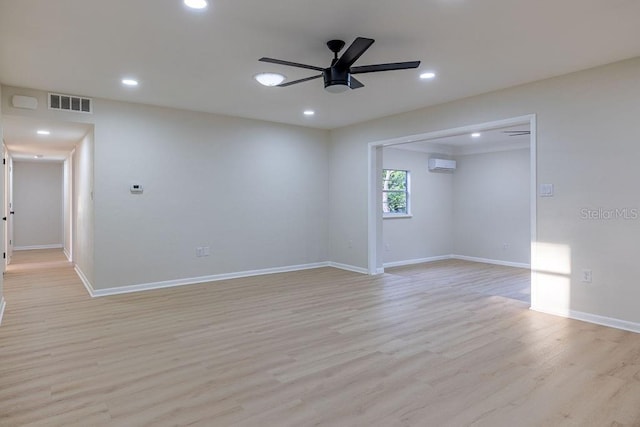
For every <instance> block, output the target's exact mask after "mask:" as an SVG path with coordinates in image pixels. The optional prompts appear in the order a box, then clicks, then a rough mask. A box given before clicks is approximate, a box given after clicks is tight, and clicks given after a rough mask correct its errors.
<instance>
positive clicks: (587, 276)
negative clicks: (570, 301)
mask: <svg viewBox="0 0 640 427" xmlns="http://www.w3.org/2000/svg"><path fill="white" fill-rule="evenodd" d="M592 280H593V273H592V272H591V270H582V283H591V281H592Z"/></svg>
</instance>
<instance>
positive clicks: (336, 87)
mask: <svg viewBox="0 0 640 427" xmlns="http://www.w3.org/2000/svg"><path fill="white" fill-rule="evenodd" d="M324 88H325V90H326V91H327V92H329V93H342V92H346V91H347V90H348V89H349V86H348V85H346V84H344V83H333V84H330V85H329V86H325V87H324Z"/></svg>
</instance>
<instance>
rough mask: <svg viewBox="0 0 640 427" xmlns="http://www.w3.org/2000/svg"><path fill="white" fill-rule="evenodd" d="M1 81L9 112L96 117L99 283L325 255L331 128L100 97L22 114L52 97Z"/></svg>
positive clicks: (198, 274) (84, 118)
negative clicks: (79, 107)
mask: <svg viewBox="0 0 640 427" xmlns="http://www.w3.org/2000/svg"><path fill="white" fill-rule="evenodd" d="M4 89H5V90H4V92H5V93H3V101H2V102H3V108H7V110H8V111H10V112H11V114H16V115H23V116H31V117H46V118H49V119H60V120H65V121H86V122H90V123H94V125H95V128H94V141H93V145H94V170H93V176H94V185H93V191H94V220H95V222H94V224H93V230H94V241H93V247H94V271H93V277H90V276H91V274H90V273H87V272H86V271H84V268H83V269H82V270H83V271H84V273H85V275H86V276H87V278H89V279H90V281H91V282H92V285H93V287H94V288H95V289H104V288H113V287H119V286H125V285H136V284H147V283H155V282H161V281H171V280H182V279H189V278H197V277H202V276H210V275H217V274H224V273H235V272H243V271H250V270H257V269H269V268H277V267H288V266H295V265H306V264H313V263H317V262H326V261H328V253H329V249H328V236H329V226H328V217H327V214H326V212H327V210H328V209H330V207H329V195H328V183H329V163H328V153H329V147H328V138H327V137H328V132H327V131H322V130H314V129H307V128H302V127H295V126H288V125H281V124H275V123H268V122H262V121H257V120H248V119H239V118H232V117H225V116H218V115H213V114H205V113H195V112H188V111H179V110H173V109H167V108H157V107H150V106H142V105H137V104H130V103H123V102H114V101H107V100H102V99H94V114H92V115H87V114H73V113H68V112H58V111H49V110H47V109H46V108H39V109H38V110H37V111H27V110H17V109H14V108H12V107H11V106H10V103H9V100H10V97H11V96H12V95H13V94H16V93H20V94H24V95H28V96H35V97H37V98H38V99H39V105H43V106H46V105H47V102H46V93H45V92H41V91H37V90H29V89H18V88H12V87H6V86H5V88H4ZM76 156H78V152H76ZM133 182H139V183H141V184H142V185H143V186H144V193H143V194H140V195H133V194H131V193H130V192H129V187H130V185H131V184H132V183H133ZM77 229H78V227H76V230H77ZM204 246H209V247H210V248H211V255H210V256H208V257H202V258H198V257H196V247H204ZM76 250H79V248H76Z"/></svg>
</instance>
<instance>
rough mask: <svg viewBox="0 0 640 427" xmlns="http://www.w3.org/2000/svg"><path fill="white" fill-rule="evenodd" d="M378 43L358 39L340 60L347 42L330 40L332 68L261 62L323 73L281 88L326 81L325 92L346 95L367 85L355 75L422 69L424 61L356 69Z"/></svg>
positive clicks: (277, 60) (283, 84)
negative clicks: (308, 82)
mask: <svg viewBox="0 0 640 427" xmlns="http://www.w3.org/2000/svg"><path fill="white" fill-rule="evenodd" d="M374 42H375V40H374V39H368V38H364V37H358V38H356V39H355V40H354V41H353V43H351V46H349V47H348V48H347V50H346V51H345V52H344V53H343V54H342V56H341V57H339V58H338V52H340V51H341V50H342V48H344V46H345V42H344V41H342V40H329V41H328V42H327V47H328V48H329V50H331V52H333V60H332V61H331V66H329V67H328V68H322V67H316V66H313V65H306V64H299V63H297V62H290V61H283V60H281V59H274V58H260V61H262V62H270V63H272V64H280V65H288V66H290V67H298V68H306V69H309V70H315V71H320V72H321V73H322V74H318V75H315V76H312V77H307V78H304V79H299V80H294V81H291V82H285V83H281V84H279V85H277V86H278V87H286V86H291V85H295V84H298V83H303V82H307V81H309V80H314V79H319V78H320V77H323V78H324V88H325V89H326V90H327V91H329V92H331V93H340V92H344V91H346V90H347V88H351V89H359V88H361V87H364V85H363V84H362V83H361V82H360V81H358V80H357V79H356V78H355V77H353V76H352V74H364V73H376V72H378V71H392V70H406V69H409V68H418V66H419V65H420V61H410V62H394V63H389V64H375V65H363V66H359V67H352V65H353V64H354V63H355V62H356V61H357V60H358V58H360V57H361V56H362V54H363V53H365V52H366V51H367V49H369V48H370V47H371V45H372V44H373V43H374Z"/></svg>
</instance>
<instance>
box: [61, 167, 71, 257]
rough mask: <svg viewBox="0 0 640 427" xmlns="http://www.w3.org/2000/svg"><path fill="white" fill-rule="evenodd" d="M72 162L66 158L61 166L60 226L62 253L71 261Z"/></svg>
mask: <svg viewBox="0 0 640 427" xmlns="http://www.w3.org/2000/svg"><path fill="white" fill-rule="evenodd" d="M71 165H72V160H71V158H67V159H66V160H65V161H64V164H63V166H62V170H63V178H62V180H63V183H62V203H63V204H62V226H63V245H62V247H63V248H64V253H65V255H66V256H67V258H68V259H69V260H71V259H72V247H73V246H72V241H71V238H72V237H71V236H72V234H73V233H72V231H71V227H72V219H71V218H72V213H73V185H72V175H71V173H72V168H71Z"/></svg>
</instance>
